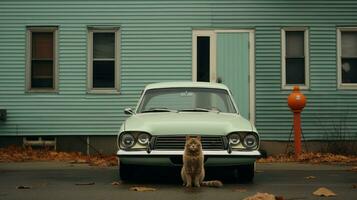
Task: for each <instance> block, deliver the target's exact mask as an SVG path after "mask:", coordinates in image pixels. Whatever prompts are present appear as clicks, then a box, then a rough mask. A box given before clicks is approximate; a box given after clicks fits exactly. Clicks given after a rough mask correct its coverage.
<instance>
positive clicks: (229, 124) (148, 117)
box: [123, 112, 256, 135]
mask: <svg viewBox="0 0 357 200" xmlns="http://www.w3.org/2000/svg"><path fill="white" fill-rule="evenodd" d="M123 129H124V130H125V131H144V132H148V133H150V134H152V135H186V134H202V135H226V134H228V133H230V132H234V131H256V130H255V128H254V127H253V126H252V125H251V123H250V122H249V121H248V120H246V119H245V118H243V117H242V116H240V115H238V114H233V113H216V112H178V113H176V112H160V113H140V114H135V115H133V116H131V117H129V118H128V119H127V120H126V122H125V124H124V127H123Z"/></svg>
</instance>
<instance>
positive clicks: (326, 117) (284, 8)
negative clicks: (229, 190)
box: [0, 0, 357, 140]
mask: <svg viewBox="0 0 357 200" xmlns="http://www.w3.org/2000/svg"><path fill="white" fill-rule="evenodd" d="M35 25H45V26H46V25H47V26H54V25H57V26H59V92H58V94H28V93H25V79H24V77H25V30H26V26H35ZM90 25H118V26H120V27H121V94H119V95H103V94H101V95H99V94H98V95H94V94H87V93H86V77H87V74H86V71H87V60H86V59H87V26H90ZM284 26H305V27H308V29H309V35H310V85H311V87H310V89H309V90H307V91H304V93H305V94H306V96H307V98H308V104H307V108H306V109H305V111H304V113H303V115H302V116H303V119H302V122H303V131H304V133H305V137H306V138H307V139H323V138H324V136H323V133H324V132H326V130H329V129H331V128H332V127H331V124H332V121H338V120H339V119H341V118H343V117H346V116H347V117H346V120H345V121H346V126H347V127H348V131H349V132H348V133H349V135H350V136H356V130H357V100H356V99H357V90H338V89H337V86H336V27H337V26H356V27H357V1H354V0H348V1H338V0H333V1H332V0H331V1H329V0H326V1H317V0H315V1H313V0H306V1H303V0H285V1H282V0H270V1H269V0H260V1H258V0H249V1H240V0H235V1H234V0H231V1H224V0H222V1H220V0H215V1H213V0H212V1H208V0H207V1H203V0H202V1H201V0H196V1H188V0H176V1H174V0H172V1H169V0H167V1H163V0H162V1H160V0H158V1H130V0H125V1H124V0H122V1H121V0H112V1H97V0H96V1H84V0H83V1H79V0H77V1H75V0H74V1H72V0H71V1H70V0H57V1H49V0H48V1H47V2H45V1H31V0H29V1H27V0H26V1H25V0H22V1H19V0H12V1H5V0H2V1H0V108H6V109H7V110H8V121H6V122H5V123H4V122H0V135H33V134H44V135H46V134H50V135H114V134H116V133H117V131H118V130H119V127H120V125H121V123H122V121H123V120H124V119H125V116H124V115H123V114H122V110H123V108H124V107H128V106H134V105H135V102H136V101H137V98H138V96H139V94H140V90H141V89H142V88H143V86H144V85H145V84H147V83H151V82H159V81H171V80H191V57H192V56H191V55H192V52H191V48H192V45H191V40H192V29H193V28H194V29H199V28H251V29H255V32H256V39H255V40H256V41H255V42H256V54H255V56H256V60H255V61H256V126H257V128H258V130H259V131H260V132H261V134H262V138H263V139H265V140H286V139H287V137H288V135H289V131H290V124H291V113H290V111H289V109H288V108H287V106H286V97H287V95H288V93H289V92H290V91H285V90H281V66H280V65H281V64H280V29H281V27H284Z"/></svg>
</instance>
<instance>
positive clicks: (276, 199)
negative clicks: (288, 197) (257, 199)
mask: <svg viewBox="0 0 357 200" xmlns="http://www.w3.org/2000/svg"><path fill="white" fill-rule="evenodd" d="M275 200H285V198H284V197H283V196H277V197H275Z"/></svg>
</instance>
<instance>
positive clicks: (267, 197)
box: [244, 192, 284, 200]
mask: <svg viewBox="0 0 357 200" xmlns="http://www.w3.org/2000/svg"><path fill="white" fill-rule="evenodd" d="M244 200H284V197H282V196H275V195H273V194H269V193H260V192H258V193H256V194H255V195H253V196H249V197H246V198H244Z"/></svg>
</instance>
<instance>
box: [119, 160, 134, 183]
mask: <svg viewBox="0 0 357 200" xmlns="http://www.w3.org/2000/svg"><path fill="white" fill-rule="evenodd" d="M119 175H120V180H122V181H129V180H131V179H132V178H133V167H131V166H129V165H125V164H122V163H121V164H120V165H119Z"/></svg>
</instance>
